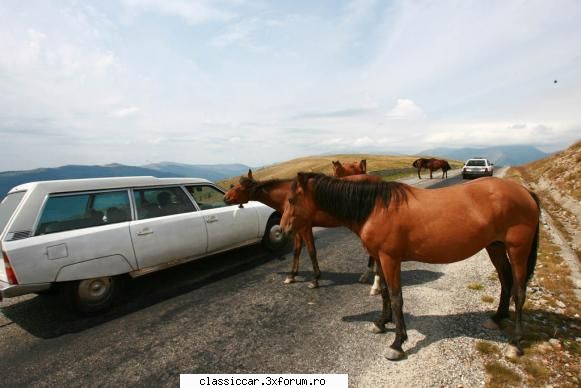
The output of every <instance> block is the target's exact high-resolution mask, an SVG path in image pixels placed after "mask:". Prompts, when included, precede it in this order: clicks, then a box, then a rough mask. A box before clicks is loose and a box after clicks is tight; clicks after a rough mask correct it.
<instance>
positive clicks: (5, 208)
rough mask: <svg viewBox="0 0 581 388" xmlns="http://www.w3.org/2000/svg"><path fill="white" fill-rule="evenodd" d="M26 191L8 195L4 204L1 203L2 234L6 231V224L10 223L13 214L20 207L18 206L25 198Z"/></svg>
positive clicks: (0, 231) (0, 224)
mask: <svg viewBox="0 0 581 388" xmlns="http://www.w3.org/2000/svg"><path fill="white" fill-rule="evenodd" d="M25 193H26V192H25V191H19V192H17V193H12V194H8V195H7V196H6V197H5V198H4V199H3V200H2V202H0V234H2V232H3V231H4V228H5V227H6V224H8V221H10V217H12V213H14V210H16V208H17V207H18V204H19V203H20V201H21V200H22V197H24V194H25Z"/></svg>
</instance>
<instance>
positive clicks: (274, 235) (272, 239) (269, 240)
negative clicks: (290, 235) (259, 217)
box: [262, 215, 288, 252]
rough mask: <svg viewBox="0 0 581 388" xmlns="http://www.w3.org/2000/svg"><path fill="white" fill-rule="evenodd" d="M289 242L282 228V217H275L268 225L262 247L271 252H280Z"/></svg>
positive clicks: (271, 218)
mask: <svg viewBox="0 0 581 388" xmlns="http://www.w3.org/2000/svg"><path fill="white" fill-rule="evenodd" d="M287 242H288V239H287V238H286V236H284V234H283V233H282V228H281V227H280V216H279V215H273V216H272V217H270V219H269V220H268V222H267V223H266V228H265V230H264V236H263V237H262V245H263V246H264V247H265V248H266V249H268V250H269V251H271V252H276V251H280V250H281V249H283V248H284V247H285V246H286V244H287Z"/></svg>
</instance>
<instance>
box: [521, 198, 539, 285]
mask: <svg viewBox="0 0 581 388" xmlns="http://www.w3.org/2000/svg"><path fill="white" fill-rule="evenodd" d="M529 194H530V195H531V197H533V199H534V200H535V203H536V204H537V208H538V209H539V219H538V220H537V230H536V231H535V237H534V238H533V243H532V244H531V252H530V253H529V260H528V262H527V277H526V283H528V282H529V280H530V278H531V277H532V276H533V273H534V272H535V266H536V265H537V250H538V248H539V227H540V218H541V201H540V199H539V197H538V196H537V195H536V194H535V193H533V192H532V191H529ZM526 283H525V284H526Z"/></svg>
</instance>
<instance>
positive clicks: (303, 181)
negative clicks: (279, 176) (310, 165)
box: [297, 172, 309, 190]
mask: <svg viewBox="0 0 581 388" xmlns="http://www.w3.org/2000/svg"><path fill="white" fill-rule="evenodd" d="M308 180H309V178H307V174H306V173H304V172H299V173H298V174H297V183H298V184H299V187H300V188H302V189H303V190H305V189H306V188H307V181H308Z"/></svg>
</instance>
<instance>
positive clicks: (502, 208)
mask: <svg viewBox="0 0 581 388" xmlns="http://www.w3.org/2000/svg"><path fill="white" fill-rule="evenodd" d="M443 207H445V208H446V212H442V211H441V209H442V208H443ZM321 213H323V214H327V215H328V216H330V217H334V218H335V219H337V220H340V222H341V223H342V224H343V225H344V226H347V227H348V228H350V229H351V230H352V231H353V232H354V233H356V234H357V235H358V236H359V237H360V238H361V241H362V242H363V245H364V247H365V248H366V249H367V251H368V252H369V254H370V255H372V256H374V257H379V260H378V265H379V266H380V269H381V272H382V273H383V277H384V279H385V280H386V281H387V288H388V290H389V292H388V295H387V298H386V297H385V296H384V293H383V292H382V297H383V300H384V304H383V311H382V314H381V317H380V319H379V320H378V321H376V322H375V327H376V330H377V331H380V332H384V331H385V323H386V322H389V321H390V320H391V318H392V311H393V313H394V314H395V326H396V334H395V340H394V342H393V343H392V344H391V346H390V347H389V348H388V352H387V354H386V357H387V358H388V359H389V360H398V359H401V358H403V357H404V356H405V353H404V352H403V349H402V344H403V342H404V341H406V340H407V332H406V327H405V322H404V317H403V311H402V307H403V298H402V293H401V263H402V261H408V260H413V261H420V262H425V263H432V264H444V263H453V262H457V261H460V260H464V259H467V258H468V257H471V256H472V255H474V254H476V253H477V252H478V251H480V250H481V249H482V248H486V250H487V252H488V255H489V256H490V259H491V260H492V264H493V265H494V267H495V268H496V271H497V273H498V277H499V279H500V284H501V293H500V303H499V305H498V309H497V311H496V313H495V314H494V315H493V316H492V318H491V321H490V322H489V323H492V324H495V325H498V323H499V322H500V321H501V320H502V319H504V318H508V308H509V303H510V297H511V294H512V297H513V299H514V301H515V329H514V337H513V339H512V341H511V342H512V343H513V344H514V345H515V346H516V349H517V352H518V354H522V353H523V351H522V347H521V339H522V310H523V304H524V302H525V296H526V284H527V282H528V280H529V279H530V278H531V276H532V275H533V273H534V270H535V263H536V260H537V246H538V241H539V215H540V207H539V200H538V197H537V196H536V195H535V194H534V193H532V192H530V191H528V190H527V189H525V188H524V187H522V186H520V185H519V184H517V183H514V182H511V181H508V180H503V179H498V178H482V179H478V180H476V181H473V182H470V183H466V184H462V185H456V186H451V187H446V188H442V189H436V190H426V189H420V188H415V187H411V186H408V185H405V184H402V183H398V182H381V183H369V182H346V181H341V180H338V179H335V178H331V177H328V176H325V175H322V174H314V173H299V174H298V175H297V179H296V181H295V182H294V183H293V185H292V195H291V196H290V197H289V199H288V203H287V208H286V209H285V212H284V215H283V217H282V220H281V226H282V228H283V231H284V233H291V232H293V231H294V230H300V229H301V228H302V225H305V224H307V225H308V224H309V223H310V222H312V221H311V220H312V219H313V217H314V216H315V215H318V214H321ZM509 258H510V259H509ZM386 299H387V300H386Z"/></svg>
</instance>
